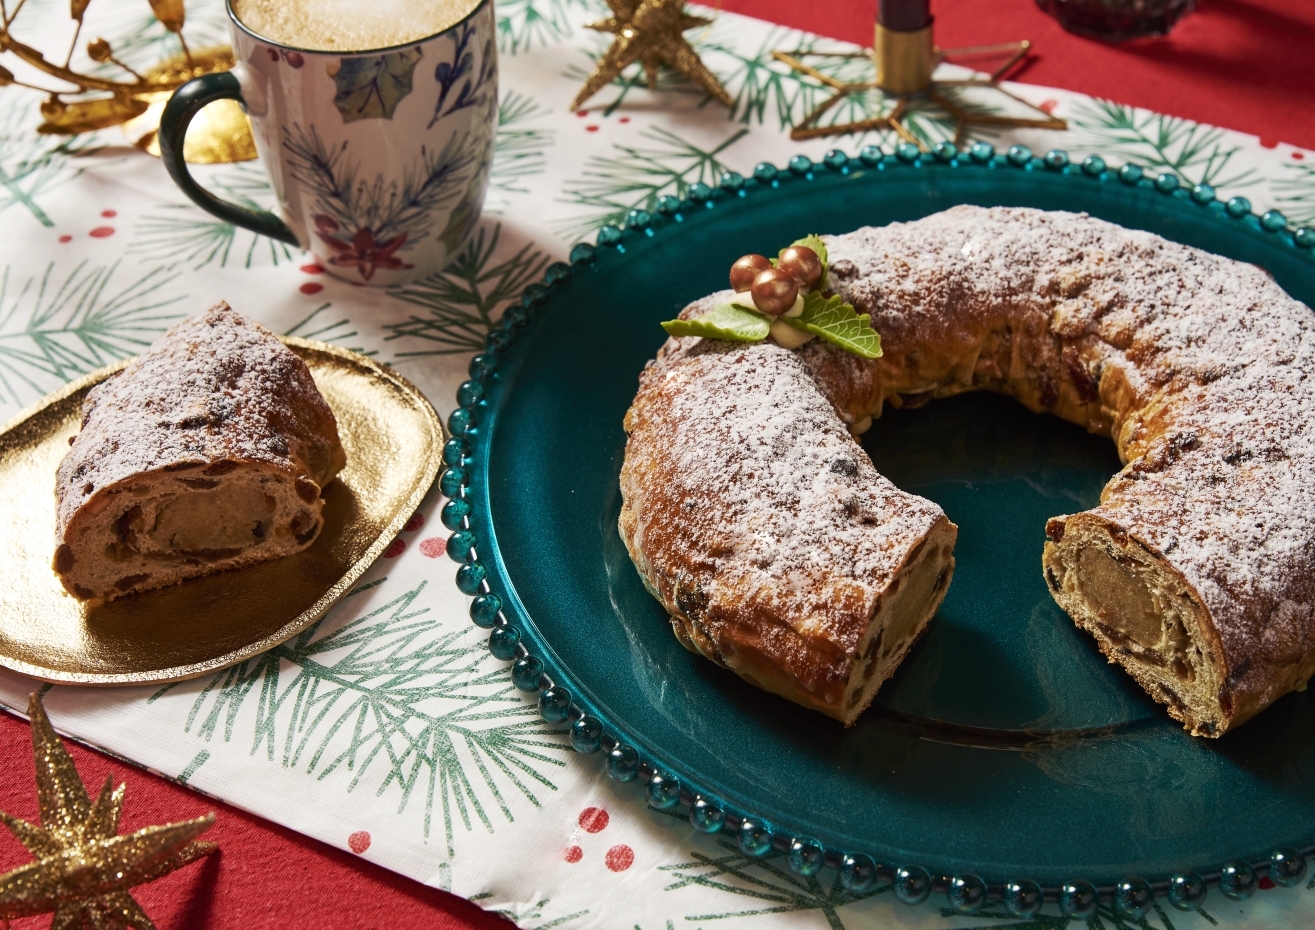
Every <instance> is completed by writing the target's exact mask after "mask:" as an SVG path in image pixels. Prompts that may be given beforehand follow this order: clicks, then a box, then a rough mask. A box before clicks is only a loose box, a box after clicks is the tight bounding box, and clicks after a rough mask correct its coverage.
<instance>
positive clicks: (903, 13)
mask: <svg viewBox="0 0 1315 930" xmlns="http://www.w3.org/2000/svg"><path fill="white" fill-rule="evenodd" d="M877 22H879V23H881V25H882V26H884V27H885V28H887V29H894V30H896V31H898V32H914V31H915V30H918V29H922V28H924V27H925V26H926V25H927V24H928V23H930V22H931V10H930V9H929V8H928V0H877Z"/></svg>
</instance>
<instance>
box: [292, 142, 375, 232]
mask: <svg viewBox="0 0 1315 930" xmlns="http://www.w3.org/2000/svg"><path fill="white" fill-rule="evenodd" d="M283 149H284V150H285V151H286V152H287V153H288V162H289V165H288V168H289V171H290V172H291V174H292V177H293V180H295V181H296V182H297V183H299V184H301V185H302V186H304V187H306V188H309V189H310V190H311V191H313V192H314V195H315V206H316V209H317V210H318V211H319V212H320V213H322V214H324V215H326V216H328V217H329V218H330V219H332V220H333V221H334V222H336V223H337V224H338V225H339V226H343V227H348V228H353V229H354V228H357V226H359V225H368V224H358V223H356V222H355V219H356V218H355V210H354V207H353V201H352V196H353V195H352V189H353V188H354V187H355V186H356V171H357V169H356V167H355V166H354V165H351V164H350V163H348V162H347V160H346V157H345V156H346V151H347V143H345V142H344V143H343V144H342V145H339V146H335V147H334V148H332V149H330V148H328V147H326V146H325V144H324V142H323V140H321V139H320V134H319V133H318V132H317V131H316V129H315V127H314V126H312V127H311V128H310V132H309V133H307V132H306V130H304V129H302V128H301V126H300V125H299V124H294V125H293V126H292V128H291V129H284V130H283Z"/></svg>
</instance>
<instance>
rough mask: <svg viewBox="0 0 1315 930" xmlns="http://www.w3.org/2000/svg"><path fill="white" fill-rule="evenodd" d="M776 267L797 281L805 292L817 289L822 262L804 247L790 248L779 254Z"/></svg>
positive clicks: (810, 250)
mask: <svg viewBox="0 0 1315 930" xmlns="http://www.w3.org/2000/svg"><path fill="white" fill-rule="evenodd" d="M776 267H777V268H780V269H781V270H782V271H784V272H785V273H786V274H788V275H790V277H792V278H794V279H795V280H796V281H798V282H799V286H800V287H802V288H803V289H804V290H806V291H811V290H812V289H813V288H815V287H817V282H818V281H820V280H822V260H821V259H820V258H818V257H817V253H816V252H814V251H813V250H812V249H810V248H808V247H806V246H802V245H792V246H790V248H788V249H786V250H785V251H784V252H782V253H781V258H780V260H779V261H777V263H776Z"/></svg>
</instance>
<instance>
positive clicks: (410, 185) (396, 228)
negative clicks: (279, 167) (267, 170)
mask: <svg viewBox="0 0 1315 930" xmlns="http://www.w3.org/2000/svg"><path fill="white" fill-rule="evenodd" d="M480 144H481V140H480V137H479V134H478V133H469V134H467V135H465V136H462V137H460V138H458V137H457V136H456V135H455V134H454V135H453V136H452V137H451V138H450V139H448V141H447V143H446V144H445V145H444V146H443V148H442V149H440V150H439V151H437V152H435V151H432V150H427V149H426V150H423V151H422V154H421V159H420V161H419V162H418V163H417V164H414V165H412V166H411V167H409V168H408V169H406V170H405V171H404V172H403V174H402V179H401V181H400V182H398V181H385V179H384V176H383V175H377V176H376V177H375V178H374V179H373V180H372V181H368V182H367V181H365V180H364V179H360V178H359V172H360V167H359V165H358V164H356V163H355V162H353V161H352V160H351V159H350V158H348V156H347V145H346V143H343V144H342V145H340V146H334V147H333V148H329V147H327V146H325V144H324V142H323V140H321V139H320V137H319V133H318V132H316V130H315V128H314V127H311V129H310V131H309V132H307V131H305V130H304V129H302V128H301V126H294V127H293V128H292V129H290V130H289V129H285V130H284V138H283V149H284V151H285V152H287V154H288V164H289V171H290V172H291V174H292V176H293V178H294V179H295V180H296V181H297V182H298V183H299V184H302V185H303V186H304V187H306V188H308V189H309V190H310V191H311V192H312V193H313V196H314V197H315V210H316V212H317V217H316V219H317V222H318V221H319V217H320V216H323V217H326V218H327V220H328V221H331V223H332V225H331V227H330V228H333V229H335V230H345V231H346V232H347V234H348V235H349V236H350V235H351V234H354V233H355V232H356V231H357V230H361V229H369V230H371V231H372V232H373V233H374V238H375V240H376V241H380V242H382V241H385V240H388V239H391V238H392V237H394V236H397V235H400V234H402V233H408V234H410V235H411V238H412V241H414V240H415V239H418V238H420V236H422V235H424V234H425V233H426V232H428V225H429V222H430V219H431V213H432V211H434V210H436V209H438V208H439V207H442V206H444V205H446V204H448V203H450V202H452V201H453V200H455V199H456V198H457V197H459V196H460V195H461V193H462V188H463V187H464V186H465V182H466V180H467V177H468V175H469V172H470V170H471V169H472V168H473V167H474V165H475V162H476V157H477V155H478V148H479V146H480Z"/></svg>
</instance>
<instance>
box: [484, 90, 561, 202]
mask: <svg viewBox="0 0 1315 930" xmlns="http://www.w3.org/2000/svg"><path fill="white" fill-rule="evenodd" d="M547 113H548V111H547V110H545V109H544V108H543V107H541V106H539V104H537V103H535V101H534V100H533V99H532V98H531V97H530V96H529V95H527V94H522V93H520V92H519V91H515V90H508V91H504V93H503V95H502V99H501V100H500V101H498V136H497V139H496V140H495V141H494V143H493V170H492V171H491V172H490V174H489V194H490V200H495V199H497V195H498V194H511V193H516V194H527V193H529V188H528V187H526V186H525V183H524V181H525V179H526V178H529V177H533V176H534V175H536V174H542V173H543V172H544V170H545V169H546V168H547V165H548V161H547V158H546V157H545V156H544V151H545V150H546V149H547V148H548V146H549V145H551V144H552V141H553V131H552V130H551V129H543V128H540V127H535V126H529V125H526V124H527V123H531V122H533V121H534V120H536V119H538V118H539V117H541V116H544V115H546V114H547ZM494 206H495V207H496V204H495V205H494ZM489 207H490V204H489V202H488V201H486V202H485V209H489Z"/></svg>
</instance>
